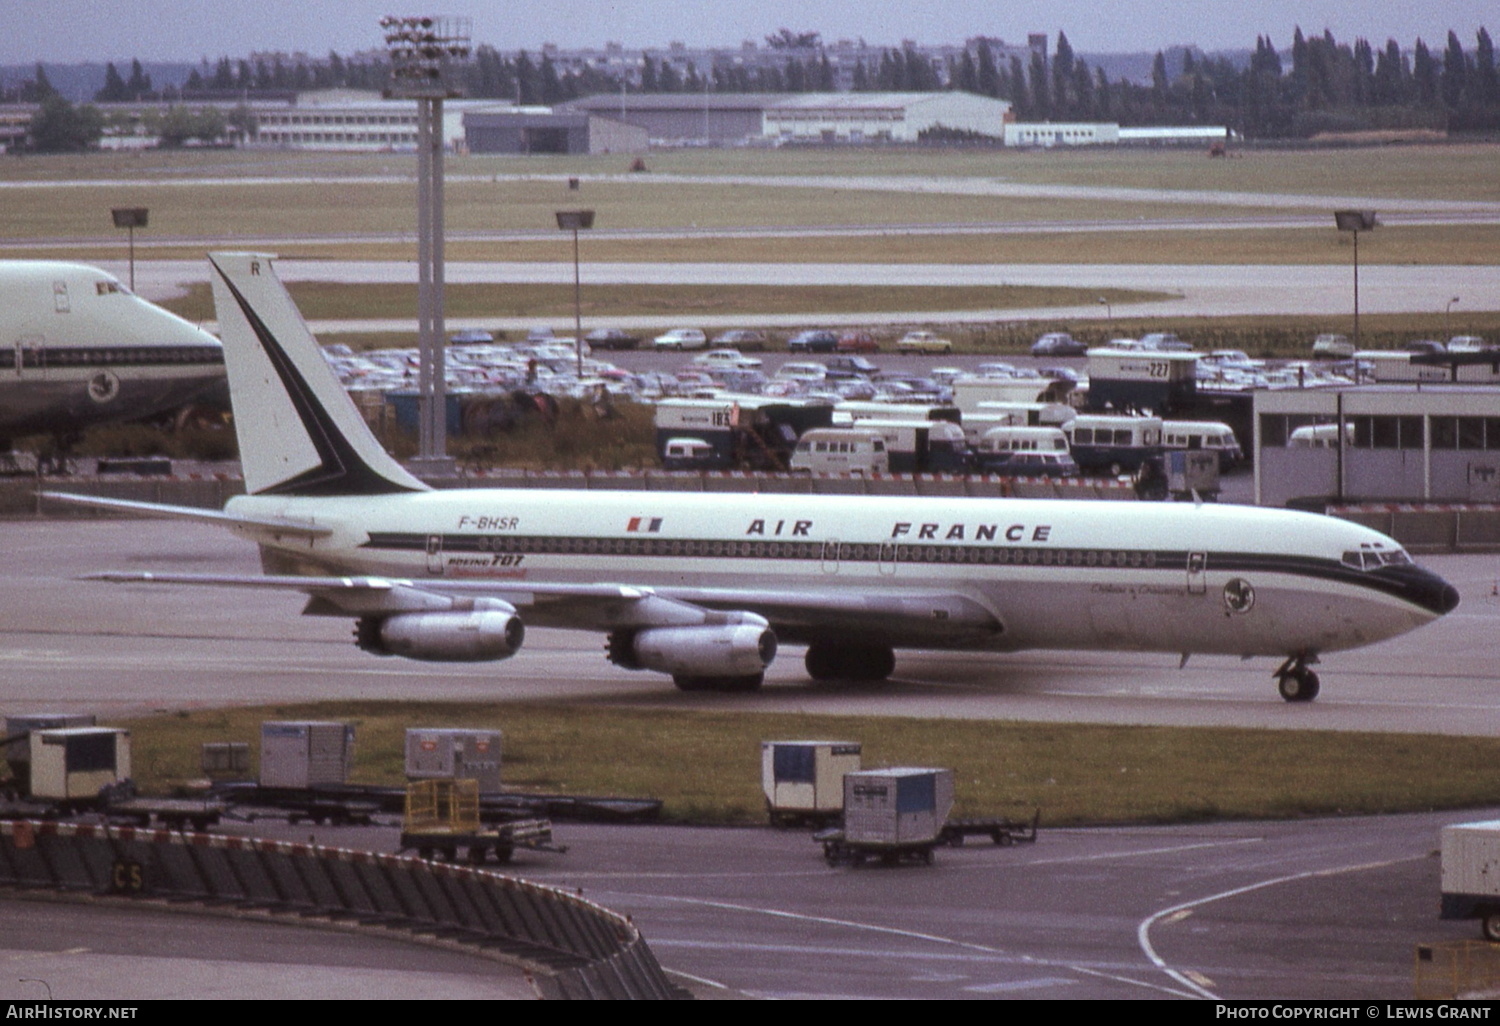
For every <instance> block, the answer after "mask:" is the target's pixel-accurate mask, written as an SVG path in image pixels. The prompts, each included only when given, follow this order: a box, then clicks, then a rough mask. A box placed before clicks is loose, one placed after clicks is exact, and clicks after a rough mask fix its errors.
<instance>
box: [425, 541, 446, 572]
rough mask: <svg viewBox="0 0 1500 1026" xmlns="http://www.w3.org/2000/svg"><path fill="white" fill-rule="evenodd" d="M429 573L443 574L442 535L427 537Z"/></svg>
mask: <svg viewBox="0 0 1500 1026" xmlns="http://www.w3.org/2000/svg"><path fill="white" fill-rule="evenodd" d="M427 572H428V573H430V574H441V573H442V572H443V536H442V535H440V534H429V535H428V536H427Z"/></svg>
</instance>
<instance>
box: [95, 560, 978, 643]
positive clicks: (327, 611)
mask: <svg viewBox="0 0 1500 1026" xmlns="http://www.w3.org/2000/svg"><path fill="white" fill-rule="evenodd" d="M84 579H85V580H96V581H111V582H114V583H141V584H178V585H209V586H218V587H235V588H270V589H276V590H284V591H298V592H302V593H303V594H305V595H307V596H309V598H310V601H309V602H308V604H307V607H306V608H305V609H304V610H303V612H304V613H305V614H307V615H312V616H367V615H379V616H385V615H390V614H394V613H409V612H444V611H449V610H455V609H461V608H463V606H464V605H465V602H466V600H467V601H469V602H471V601H472V599H474V598H489V599H498V600H500V601H502V602H505V603H507V604H509V605H511V606H513V607H515V608H517V609H526V610H527V617H526V618H527V620H528V622H530V623H532V624H535V625H537V626H543V627H568V628H578V629H584V630H599V631H610V630H616V629H621V628H626V629H629V628H645V627H686V626H698V625H703V624H722V623H735V622H740V620H741V619H742V614H745V613H750V614H754V615H755V616H758V617H764V618H765V620H766V621H768V622H769V623H770V625H771V626H772V627H773V628H774V629H775V631H776V633H777V635H778V636H780V637H782V638H784V639H785V640H790V641H806V640H809V639H812V638H815V637H818V636H826V635H828V634H831V633H832V634H839V635H844V636H847V635H850V634H867V635H882V634H883V635H885V636H887V637H888V636H889V635H890V634H891V632H899V636H900V637H901V638H902V640H903V641H905V642H907V643H917V642H921V643H924V644H931V645H939V646H940V645H942V644H944V643H945V642H946V643H953V642H956V641H958V640H961V639H973V638H974V637H976V636H982V635H995V634H998V633H999V632H1000V631H1001V629H1002V628H1001V625H1000V622H999V620H998V619H997V618H996V617H995V615H994V613H993V612H991V611H990V610H989V608H988V607H987V606H985V605H984V604H983V603H981V602H979V601H978V600H977V599H975V598H974V597H972V596H969V595H965V594H963V593H960V592H957V591H941V590H915V591H889V592H883V593H871V592H868V591H840V590H834V589H816V590H808V591H788V590H774V589H754V588H732V589H731V588H670V587H640V586H635V585H629V584H562V583H541V582H523V581H517V582H515V583H514V584H509V583H506V582H496V581H444V580H435V579H423V580H408V579H402V578H391V577H303V576H296V575H269V574H268V575H224V574H172V573H165V574H164V573H153V572H146V571H130V572H106V573H97V574H88V575H86V577H85V578H84Z"/></svg>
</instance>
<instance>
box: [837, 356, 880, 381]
mask: <svg viewBox="0 0 1500 1026" xmlns="http://www.w3.org/2000/svg"><path fill="white" fill-rule="evenodd" d="M823 363H824V365H825V366H826V367H827V368H828V374H829V376H830V377H835V378H850V377H861V378H868V377H870V376H871V375H874V374H879V373H880V368H879V367H877V366H875V365H874V364H873V363H871V362H870V361H869V360H866V359H865V358H864V357H863V356H831V357H829V358H828V359H827V360H824V361H823Z"/></svg>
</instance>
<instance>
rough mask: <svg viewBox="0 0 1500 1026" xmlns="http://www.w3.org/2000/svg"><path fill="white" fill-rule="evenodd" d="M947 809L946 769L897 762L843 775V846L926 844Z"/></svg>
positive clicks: (949, 799)
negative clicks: (891, 766)
mask: <svg viewBox="0 0 1500 1026" xmlns="http://www.w3.org/2000/svg"><path fill="white" fill-rule="evenodd" d="M951 811H953V771H952V770H946V769H928V768H924V767H914V766H898V767H893V768H891V769H881V770H863V771H861V772H858V773H849V774H846V775H845V776H844V836H843V840H844V841H845V843H846V844H852V845H889V846H892V847H899V846H903V845H925V844H931V843H933V842H934V841H936V840H937V838H938V835H939V834H940V833H942V830H943V825H944V824H945V823H947V822H948V813H949V812H951Z"/></svg>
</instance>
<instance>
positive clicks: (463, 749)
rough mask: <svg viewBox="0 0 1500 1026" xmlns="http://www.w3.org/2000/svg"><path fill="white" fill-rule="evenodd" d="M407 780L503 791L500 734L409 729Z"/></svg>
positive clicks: (461, 730)
mask: <svg viewBox="0 0 1500 1026" xmlns="http://www.w3.org/2000/svg"><path fill="white" fill-rule="evenodd" d="M406 779H407V780H475V781H478V783H479V790H480V791H498V790H500V731H498V730H472V729H469V728H465V727H408V728H407V731H406Z"/></svg>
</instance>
